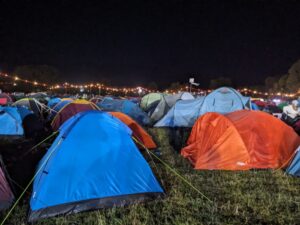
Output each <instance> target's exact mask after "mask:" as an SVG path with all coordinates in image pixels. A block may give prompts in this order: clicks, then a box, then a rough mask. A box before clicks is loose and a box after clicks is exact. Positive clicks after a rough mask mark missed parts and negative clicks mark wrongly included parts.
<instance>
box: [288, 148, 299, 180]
mask: <svg viewBox="0 0 300 225" xmlns="http://www.w3.org/2000/svg"><path fill="white" fill-rule="evenodd" d="M286 172H287V173H288V174H291V175H293V176H297V177H300V147H299V148H298V149H297V150H296V153H295V157H294V159H293V161H292V162H291V164H290V165H289V167H288V168H287V170H286Z"/></svg>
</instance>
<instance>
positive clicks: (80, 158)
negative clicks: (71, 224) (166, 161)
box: [29, 110, 164, 222]
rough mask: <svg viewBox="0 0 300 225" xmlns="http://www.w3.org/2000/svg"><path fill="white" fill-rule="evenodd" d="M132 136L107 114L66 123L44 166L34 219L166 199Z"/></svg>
mask: <svg viewBox="0 0 300 225" xmlns="http://www.w3.org/2000/svg"><path fill="white" fill-rule="evenodd" d="M131 133H132V132H131V130H130V129H129V128H128V127H127V126H126V125H125V124H124V123H122V122H120V120H118V119H116V118H114V117H113V116H111V115H109V114H107V113H105V112H101V111H95V110H93V111H87V112H81V113H78V114H76V115H75V116H73V117H72V118H70V119H69V120H68V121H66V122H65V123H64V124H63V125H62V126H61V127H60V130H59V135H58V137H57V138H56V139H55V141H54V142H53V144H52V146H51V147H50V149H49V150H48V151H47V153H46V154H45V156H44V157H43V159H42V160H41V161H40V163H39V165H38V169H37V176H36V178H35V179H34V184H33V192H32V196H31V199H30V213H29V221H30V222H32V221H35V220H38V219H41V218H46V217H51V216H56V215H60V214H71V213H77V212H81V211H86V210H94V209H100V208H107V207H115V206H124V205H128V204H131V203H137V202H141V201H145V200H152V199H155V198H158V197H162V196H163V195H164V191H163V189H162V188H161V186H160V185H159V183H158V181H157V180H156V178H155V176H154V174H153V173H152V171H151V169H150V167H149V165H148V164H147V162H146V160H145V159H144V158H143V156H142V155H141V153H140V152H139V151H138V149H137V147H136V146H135V144H134V142H133V141H132V139H131ZM57 184H59V185H57Z"/></svg>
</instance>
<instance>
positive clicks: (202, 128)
mask: <svg viewBox="0 0 300 225" xmlns="http://www.w3.org/2000/svg"><path fill="white" fill-rule="evenodd" d="M299 144H300V138H299V136H298V135H297V134H296V133H295V132H294V131H293V129H292V128H291V127H289V126H287V125H286V124H285V123H283V122H282V121H280V120H278V119H277V118H275V117H273V116H271V115H269V114H267V113H264V112H261V111H252V110H251V111H250V110H241V111H236V112H233V113H229V114H226V115H222V114H218V113H207V114H205V115H203V116H201V117H200V118H199V119H198V120H197V122H196V123H195V125H194V127H193V129H192V132H191V134H190V137H189V139H188V142H187V146H186V147H185V148H183V149H182V150H181V154H182V155H183V157H185V158H187V159H189V160H190V161H191V163H192V164H193V165H194V168H195V169H219V170H248V169H252V168H261V169H262V168H280V167H281V166H284V165H285V163H286V162H287V160H289V159H290V157H291V155H292V154H293V152H294V151H295V149H296V148H297V147H298V146H299Z"/></svg>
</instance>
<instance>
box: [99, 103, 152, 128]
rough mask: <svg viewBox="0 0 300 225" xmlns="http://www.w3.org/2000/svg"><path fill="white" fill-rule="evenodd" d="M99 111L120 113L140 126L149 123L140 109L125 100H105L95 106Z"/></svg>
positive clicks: (146, 116)
mask: <svg viewBox="0 0 300 225" xmlns="http://www.w3.org/2000/svg"><path fill="white" fill-rule="evenodd" d="M97 105H98V106H99V107H100V109H102V110H103V111H107V112H122V113H124V114H126V115H128V116H130V117H131V118H132V119H134V120H135V121H137V122H138V123H139V124H141V125H148V124H149V123H150V119H149V117H148V115H147V114H146V113H145V112H144V111H143V110H141V109H140V107H139V106H138V105H137V104H135V103H133V102H131V101H129V100H127V99H125V100H121V99H108V98H105V99H103V100H102V101H101V102H99V103H98V104H97Z"/></svg>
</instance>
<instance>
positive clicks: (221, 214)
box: [0, 128, 300, 225]
mask: <svg viewBox="0 0 300 225" xmlns="http://www.w3.org/2000/svg"><path fill="white" fill-rule="evenodd" d="M149 131H150V133H151V134H152V135H153V136H154V137H155V139H156V141H157V142H158V143H159V145H160V150H161V152H162V155H161V158H162V159H163V160H164V161H165V162H166V163H168V164H169V165H170V166H171V167H172V168H174V169H176V171H178V172H179V173H180V174H181V175H182V176H184V177H185V178H186V179H188V180H189V181H190V182H191V183H192V184H193V185H195V186H196V187H197V188H198V189H199V190H200V191H201V192H202V193H203V194H204V195H205V196H207V197H208V198H209V199H211V200H212V203H211V202H209V201H208V200H206V199H205V198H203V197H202V196H201V195H200V194H199V193H197V192H196V191H195V190H193V189H192V188H191V187H189V186H188V185H187V184H185V183H184V182H183V181H182V180H181V179H180V178H179V177H178V176H177V175H175V174H174V173H173V172H171V171H170V170H168V169H167V168H166V167H165V166H164V165H163V164H162V163H159V162H157V160H154V161H150V164H151V167H152V169H153V171H154V172H155V173H156V176H157V178H158V179H160V180H161V182H162V185H163V187H164V188H165V190H166V194H167V196H166V198H165V199H163V200H159V201H155V202H150V203H146V204H142V205H141V204H140V205H133V206H129V207H125V208H113V209H106V210H97V211H93V212H86V213H79V214H76V215H70V216H66V217H58V218H54V219H53V218H52V219H45V220H42V221H40V222H38V223H37V224H44V225H50V224H51V225H52V224H60V225H63V224H64V225H65V224H156V225H157V224H300V179H299V178H294V177H291V176H287V175H286V174H284V172H283V171H281V170H276V171H273V170H252V171H244V172H232V171H196V170H193V169H192V167H191V165H190V164H189V162H188V161H187V160H185V159H183V158H182V157H181V156H180V155H179V154H178V153H176V150H174V149H173V148H172V147H171V146H170V144H169V137H170V134H169V132H168V130H166V129H155V128H153V129H150V130H149ZM183 136H184V137H183V138H182V139H183V140H185V139H186V137H187V132H183ZM175 142H176V143H177V146H178V147H177V148H179V147H180V143H183V142H184V141H182V140H181V138H179V137H178V139H175ZM27 203H28V197H27V198H26V199H24V200H23V204H21V203H20V204H19V205H18V206H17V207H16V209H15V210H14V211H13V213H12V214H11V215H10V217H9V219H8V221H7V222H6V224H16V225H21V224H26V213H27V210H28V204H27ZM1 218H3V215H2V216H1V217H0V219H1Z"/></svg>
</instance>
